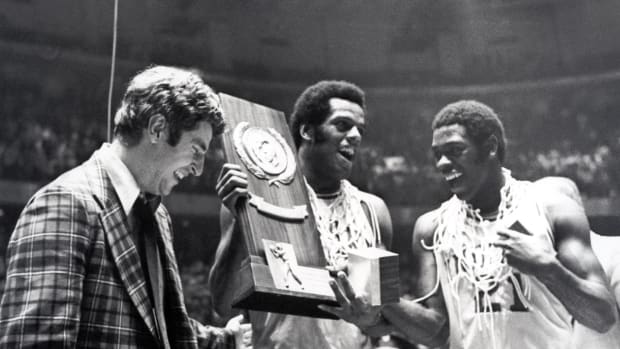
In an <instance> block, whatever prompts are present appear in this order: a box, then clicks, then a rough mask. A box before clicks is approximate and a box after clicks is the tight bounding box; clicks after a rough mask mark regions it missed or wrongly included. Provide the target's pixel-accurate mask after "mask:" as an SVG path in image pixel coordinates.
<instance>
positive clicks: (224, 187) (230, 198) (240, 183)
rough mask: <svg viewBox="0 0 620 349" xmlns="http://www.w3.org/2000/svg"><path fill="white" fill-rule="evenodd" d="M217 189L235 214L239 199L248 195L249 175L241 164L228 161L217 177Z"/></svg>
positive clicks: (219, 195)
mask: <svg viewBox="0 0 620 349" xmlns="http://www.w3.org/2000/svg"><path fill="white" fill-rule="evenodd" d="M215 191H216V192H217V196H218V197H219V198H220V200H222V204H223V205H224V206H226V207H227V208H228V209H229V210H230V212H232V213H233V214H235V212H236V210H235V206H236V205H237V201H238V200H239V199H240V198H244V197H247V196H248V176H247V175H246V174H245V172H243V171H242V170H241V166H239V165H236V164H231V163H226V164H224V165H223V166H222V170H221V171H220V174H219V176H218V177H217V184H216V185H215Z"/></svg>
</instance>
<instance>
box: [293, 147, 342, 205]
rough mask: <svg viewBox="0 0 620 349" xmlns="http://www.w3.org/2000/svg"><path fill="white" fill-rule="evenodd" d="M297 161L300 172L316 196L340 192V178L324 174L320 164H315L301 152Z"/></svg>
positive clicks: (314, 160) (313, 160) (315, 162)
mask: <svg viewBox="0 0 620 349" xmlns="http://www.w3.org/2000/svg"><path fill="white" fill-rule="evenodd" d="M304 155H306V156H304ZM299 159H300V161H299V166H300V167H301V171H302V173H303V174H304V177H305V178H306V181H307V182H308V184H309V185H310V187H311V188H312V189H313V190H314V192H315V193H316V194H317V196H321V195H328V196H329V195H331V194H336V193H338V192H339V191H340V182H341V178H340V177H339V176H336V175H335V174H334V175H330V174H329V173H326V171H325V170H324V168H321V164H317V161H316V159H312V158H311V157H310V156H308V155H307V154H304V153H303V152H300V154H299Z"/></svg>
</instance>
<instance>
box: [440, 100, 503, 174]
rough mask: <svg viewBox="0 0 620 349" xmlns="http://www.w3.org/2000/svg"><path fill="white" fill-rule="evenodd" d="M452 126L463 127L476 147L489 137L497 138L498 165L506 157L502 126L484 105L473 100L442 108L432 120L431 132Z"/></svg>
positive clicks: (495, 115) (491, 110)
mask: <svg viewBox="0 0 620 349" xmlns="http://www.w3.org/2000/svg"><path fill="white" fill-rule="evenodd" d="M452 124H459V125H462V126H463V127H465V130H466V131H467V135H468V136H469V137H471V139H472V140H473V141H474V143H475V144H476V145H477V146H481V145H482V144H483V143H484V142H485V141H486V140H488V139H489V137H491V136H495V137H496V138H497V143H498V146H497V156H498V159H499V161H500V163H503V162H504V158H505V157H506V138H505V135H504V125H503V124H502V121H501V120H500V118H499V116H498V115H497V114H496V113H495V112H494V111H493V109H491V108H490V107H489V106H487V105H486V104H484V103H480V102H478V101H473V100H464V101H458V102H454V103H451V104H448V105H447V106H445V107H443V108H442V109H441V110H440V111H439V112H438V113H437V115H435V118H434V120H433V125H432V129H433V131H434V130H436V129H438V128H440V127H443V126H448V125H452Z"/></svg>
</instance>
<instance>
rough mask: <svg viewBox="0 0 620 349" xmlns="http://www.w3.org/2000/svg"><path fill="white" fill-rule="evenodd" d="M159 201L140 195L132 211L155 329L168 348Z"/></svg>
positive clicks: (148, 195)
mask: <svg viewBox="0 0 620 349" xmlns="http://www.w3.org/2000/svg"><path fill="white" fill-rule="evenodd" d="M159 202H160V199H159V197H155V196H153V195H150V194H146V195H143V194H141V195H140V196H139V197H138V199H136V203H135V204H134V209H135V212H136V215H137V217H138V219H139V220H140V231H139V233H138V240H139V242H138V244H139V245H140V249H141V250H142V251H141V256H140V258H141V260H142V265H143V267H146V278H147V283H148V284H149V285H148V286H149V287H148V288H149V291H150V296H151V302H152V304H153V307H154V309H153V315H155V320H156V327H157V331H158V333H159V338H160V339H161V341H162V343H163V347H164V348H166V349H168V348H170V343H169V341H168V331H167V328H166V317H165V314H164V277H163V276H164V275H163V267H162V263H161V257H160V253H159V247H158V243H157V240H158V236H159V234H160V233H159V228H158V225H157V221H156V220H155V214H154V213H155V210H157V206H159Z"/></svg>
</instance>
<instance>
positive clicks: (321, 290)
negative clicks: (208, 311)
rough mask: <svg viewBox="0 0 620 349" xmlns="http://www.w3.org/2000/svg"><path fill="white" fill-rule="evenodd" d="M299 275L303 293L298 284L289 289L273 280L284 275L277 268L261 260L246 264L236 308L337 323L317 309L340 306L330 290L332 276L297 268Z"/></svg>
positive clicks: (237, 291)
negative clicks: (330, 320) (329, 320)
mask: <svg viewBox="0 0 620 349" xmlns="http://www.w3.org/2000/svg"><path fill="white" fill-rule="evenodd" d="M297 273H298V274H299V276H300V277H301V279H302V280H304V282H303V289H302V288H301V287H300V286H299V285H298V284H295V286H294V285H293V284H292V283H291V284H290V285H289V287H288V288H287V287H285V286H282V285H279V284H280V282H278V281H277V280H274V278H278V277H279V276H280V275H282V273H281V272H280V271H279V270H278V268H277V267H275V266H272V265H267V264H265V262H264V260H263V259H262V258H260V257H256V256H252V257H251V258H248V259H246V260H244V261H243V262H242V263H241V268H240V270H239V274H238V281H239V282H238V284H237V285H238V287H237V288H236V290H235V295H234V297H233V307H235V308H241V309H250V310H259V311H269V312H274V313H283V314H293V315H300V316H308V317H316V318H328V319H335V318H336V317H335V316H334V315H332V314H330V313H327V312H324V311H322V310H321V309H319V308H318V307H317V306H318V305H319V304H325V305H331V306H337V305H338V302H336V298H335V297H334V294H333V291H332V290H331V288H330V287H329V283H328V282H329V279H330V276H329V272H328V271H327V270H325V269H322V268H313V267H301V266H298V267H297Z"/></svg>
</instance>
